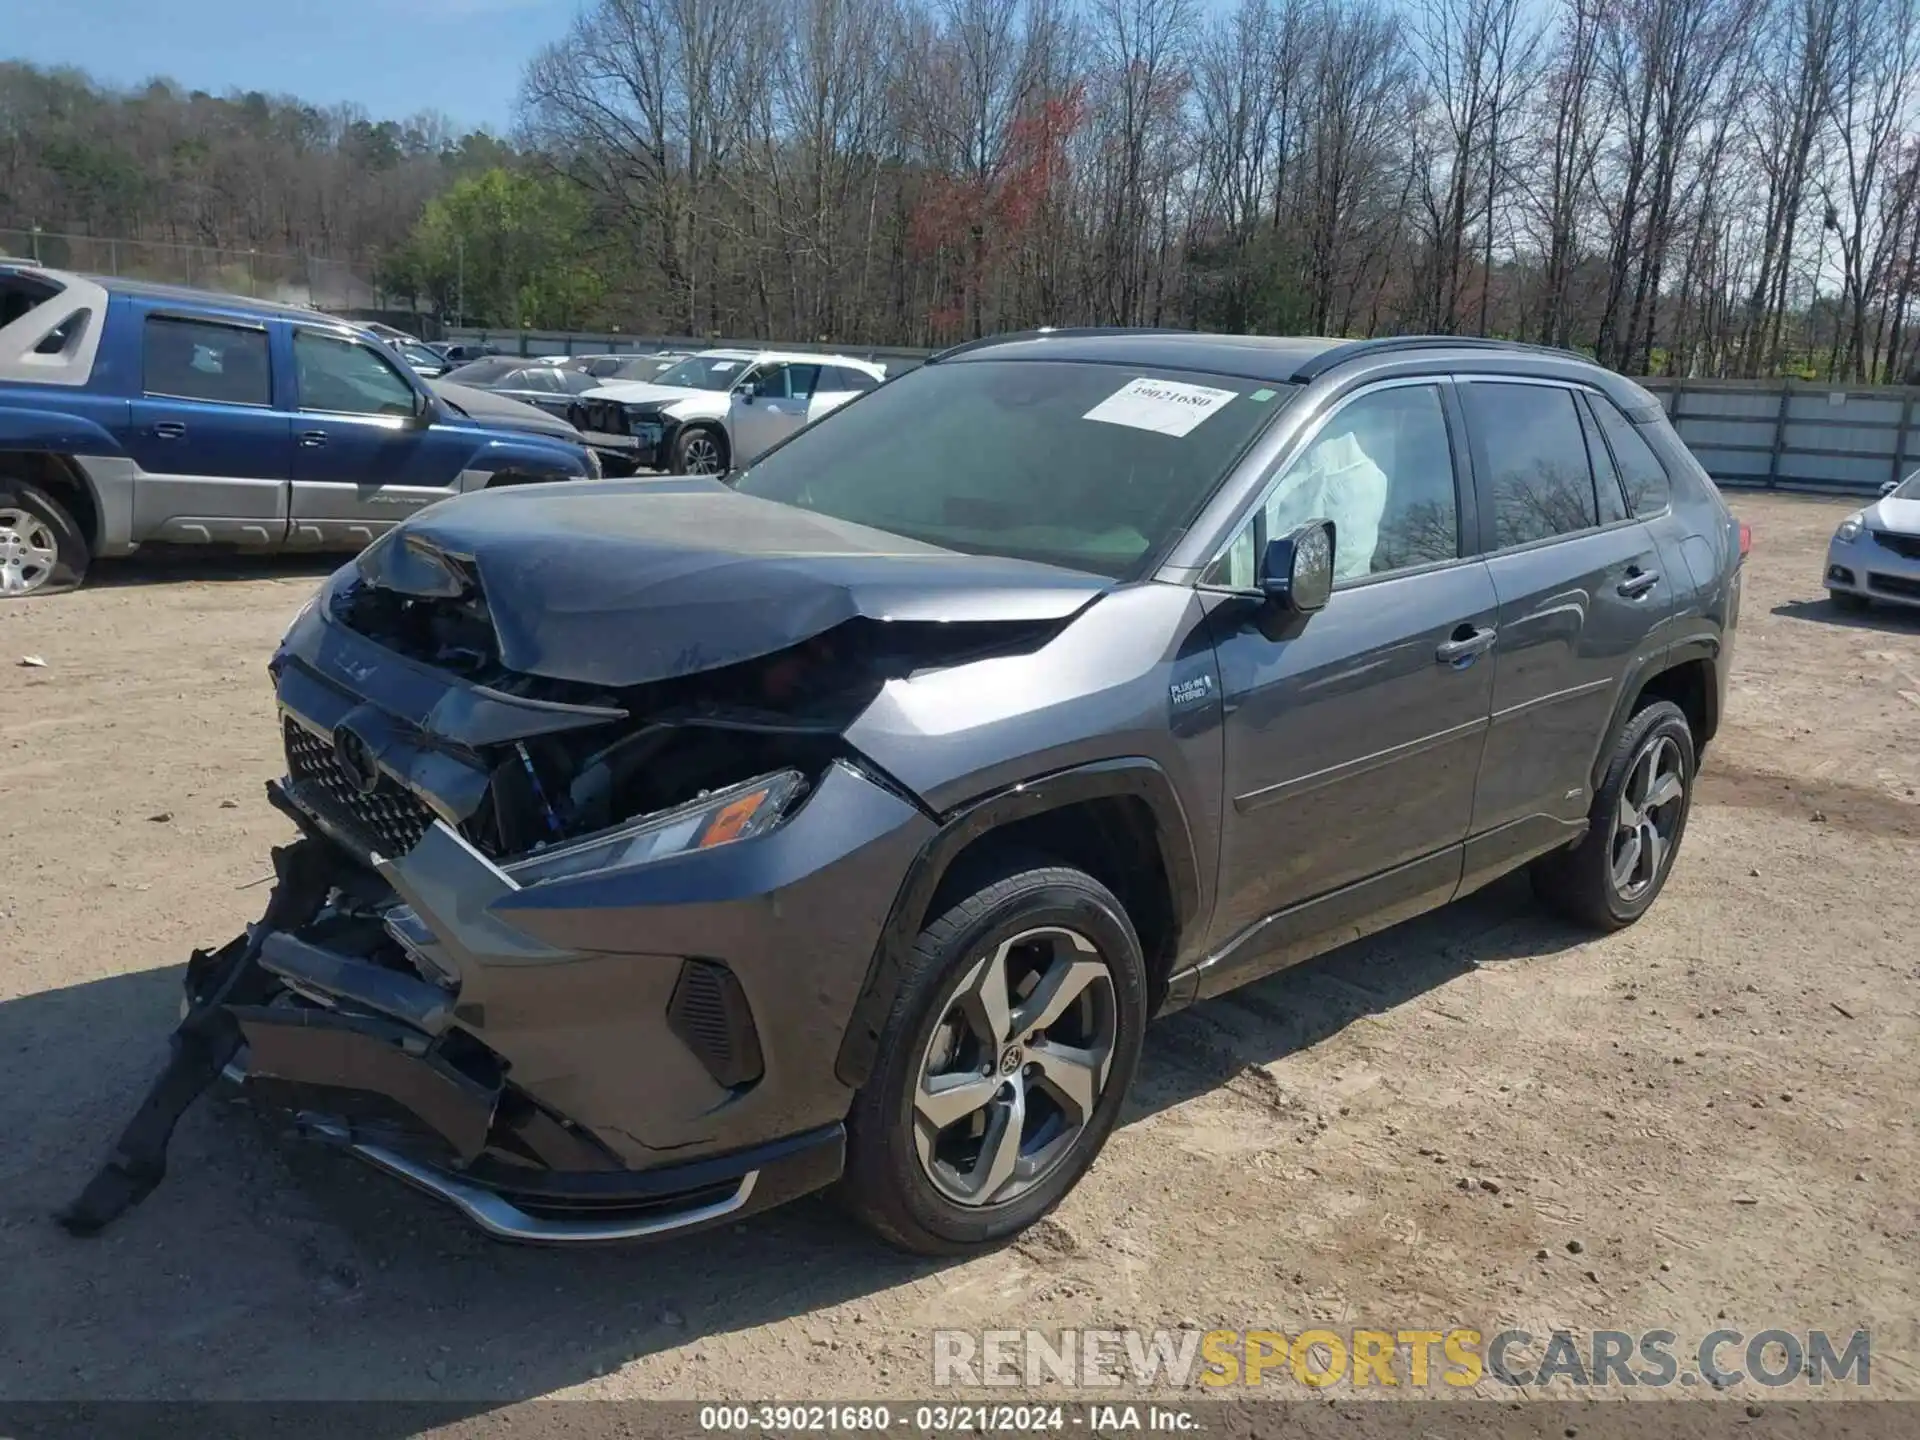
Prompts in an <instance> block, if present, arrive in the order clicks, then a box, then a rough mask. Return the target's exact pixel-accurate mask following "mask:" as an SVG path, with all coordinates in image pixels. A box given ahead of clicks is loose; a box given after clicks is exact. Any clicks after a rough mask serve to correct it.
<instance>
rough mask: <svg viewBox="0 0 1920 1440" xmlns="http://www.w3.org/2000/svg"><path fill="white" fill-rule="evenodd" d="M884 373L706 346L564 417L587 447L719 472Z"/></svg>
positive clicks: (586, 399)
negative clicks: (578, 432)
mask: <svg viewBox="0 0 1920 1440" xmlns="http://www.w3.org/2000/svg"><path fill="white" fill-rule="evenodd" d="M886 376H887V372H886V367H885V366H883V365H875V364H873V363H872V362H871V361H867V360H854V359H851V358H850V357H848V356H845V355H802V354H797V353H791V352H786V351H780V350H703V351H701V352H700V353H699V354H697V355H689V356H688V357H687V358H686V359H685V360H682V361H681V362H680V363H679V364H678V365H675V366H673V367H672V368H671V369H669V370H666V371H664V372H662V373H661V374H660V375H658V376H657V377H655V378H654V379H653V380H650V381H638V380H636V381H621V382H616V383H614V384H611V385H603V386H601V387H600V388H599V389H597V390H589V391H587V393H586V394H584V395H582V396H581V397H580V399H579V401H578V402H577V403H576V405H575V408H574V409H573V410H572V411H571V412H570V413H569V416H568V418H569V419H571V420H572V421H573V423H574V425H575V426H577V427H578V428H579V429H580V430H581V431H582V433H584V434H585V435H586V437H587V443H588V444H589V445H591V446H593V447H594V448H595V449H597V450H600V451H603V452H608V453H611V454H615V455H619V456H623V457H625V458H626V459H627V460H628V461H629V463H631V464H632V465H634V466H635V467H637V468H640V469H651V470H670V471H672V472H673V473H674V474H676V475H718V474H721V473H724V472H725V471H727V470H730V469H734V468H736V467H738V466H741V465H744V464H746V463H747V462H748V461H750V460H752V459H753V457H754V456H756V455H758V454H760V452H761V451H763V450H767V449H770V448H771V447H772V446H774V445H776V444H778V443H779V442H780V441H782V440H784V439H786V438H787V436H789V435H791V434H792V433H793V432H794V431H796V430H798V429H800V427H801V426H803V425H806V424H809V423H811V422H812V421H815V420H818V419H819V418H820V417H821V416H822V415H825V414H826V413H827V412H829V411H831V410H834V409H837V408H838V407H840V406H842V405H844V404H846V403H847V401H849V400H851V399H853V398H854V397H855V396H856V395H861V394H864V393H865V392H866V391H868V390H871V389H873V388H874V387H875V386H876V385H878V384H880V382H881V381H883V380H885V379H886Z"/></svg>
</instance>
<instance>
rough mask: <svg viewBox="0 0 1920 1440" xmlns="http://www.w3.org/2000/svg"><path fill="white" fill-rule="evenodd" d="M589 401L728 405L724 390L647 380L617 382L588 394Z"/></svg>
mask: <svg viewBox="0 0 1920 1440" xmlns="http://www.w3.org/2000/svg"><path fill="white" fill-rule="evenodd" d="M585 398H586V399H588V400H617V401H619V402H620V404H622V405H662V406H664V405H671V404H673V403H674V401H676V400H717V401H719V402H720V403H721V404H722V405H725V404H726V400H727V392H726V391H724V390H694V389H691V388H690V387H687V386H682V385H655V384H652V383H651V382H649V381H646V380H615V381H614V382H612V383H611V384H608V385H602V386H600V387H598V388H597V389H593V390H589V391H587V392H586V396H585Z"/></svg>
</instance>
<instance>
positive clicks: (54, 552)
mask: <svg viewBox="0 0 1920 1440" xmlns="http://www.w3.org/2000/svg"><path fill="white" fill-rule="evenodd" d="M59 558H60V547H59V545H58V544H57V542H56V541H55V540H54V538H53V527H52V526H50V525H49V524H47V522H46V521H45V520H42V519H41V518H40V517H39V516H38V515H35V514H34V513H33V512H32V511H30V510H23V509H20V508H18V507H17V506H9V507H7V508H6V509H3V510H0V595H26V594H30V593H31V592H33V591H35V590H38V589H39V588H40V587H41V586H42V585H44V584H46V583H47V580H48V578H49V577H50V576H51V575H52V574H53V567H54V565H55V563H56V562H57V561H58V560H59Z"/></svg>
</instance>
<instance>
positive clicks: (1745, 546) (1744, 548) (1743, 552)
mask: <svg viewBox="0 0 1920 1440" xmlns="http://www.w3.org/2000/svg"><path fill="white" fill-rule="evenodd" d="M1752 549H1753V527H1752V526H1751V525H1749V524H1747V522H1746V521H1744V520H1742V521H1741V522H1740V558H1741V559H1742V560H1744V559H1746V558H1747V552H1748V551H1750V550H1752Z"/></svg>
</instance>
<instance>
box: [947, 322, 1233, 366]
mask: <svg viewBox="0 0 1920 1440" xmlns="http://www.w3.org/2000/svg"><path fill="white" fill-rule="evenodd" d="M1194 333H1196V332H1194V331H1192V330H1182V329H1180V328H1179V327H1178V326H1174V325H1059V326H1055V325H1042V326H1040V327H1039V328H1038V329H1034V330H1008V331H1005V332H1003V333H1001V334H999V335H982V336H981V337H980V338H979V339H977V340H963V341H961V342H960V343H959V344H958V345H951V346H948V347H947V348H946V349H945V350H936V351H935V352H934V353H933V354H931V355H929V356H928V357H927V360H926V363H927V364H929V365H932V364H935V363H936V362H938V361H941V360H950V359H952V358H953V357H954V356H955V355H964V354H966V353H967V352H968V351H969V350H984V349H987V348H988V347H989V346H993V345H1008V344H1012V343H1013V342H1014V341H1016V340H1043V339H1045V338H1047V337H1048V336H1050V335H1061V336H1065V337H1067V338H1068V339H1080V338H1082V337H1084V336H1088V335H1192V334H1194Z"/></svg>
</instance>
